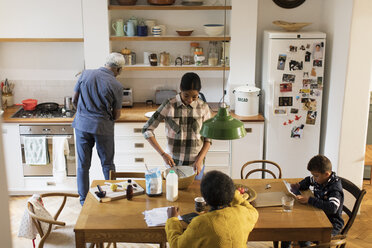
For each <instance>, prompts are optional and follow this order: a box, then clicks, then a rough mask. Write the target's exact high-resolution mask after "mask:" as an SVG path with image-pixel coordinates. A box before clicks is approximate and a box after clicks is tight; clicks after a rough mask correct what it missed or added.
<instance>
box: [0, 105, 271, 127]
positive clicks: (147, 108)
mask: <svg viewBox="0 0 372 248" xmlns="http://www.w3.org/2000/svg"><path fill="white" fill-rule="evenodd" d="M209 105H210V106H211V107H212V109H217V103H210V104H209ZM158 107H159V105H155V104H153V105H146V103H134V105H133V107H125V108H122V109H121V116H120V118H119V120H117V121H116V122H146V121H147V120H148V118H147V117H145V113H147V112H151V111H155V110H156V109H157V108H158ZM19 108H20V107H18V106H15V107H9V108H7V109H6V110H5V111H4V114H3V122H5V123H72V121H73V118H10V117H11V116H12V115H13V114H14V113H15V112H17V110H18V109H19ZM216 113H217V112H214V111H213V114H214V115H215V114H216ZM231 115H232V116H233V117H234V118H236V119H238V120H241V121H243V122H264V121H265V118H264V117H263V116H262V115H261V114H259V115H256V116H251V117H242V116H238V115H235V114H234V113H233V111H232V112H231Z"/></svg>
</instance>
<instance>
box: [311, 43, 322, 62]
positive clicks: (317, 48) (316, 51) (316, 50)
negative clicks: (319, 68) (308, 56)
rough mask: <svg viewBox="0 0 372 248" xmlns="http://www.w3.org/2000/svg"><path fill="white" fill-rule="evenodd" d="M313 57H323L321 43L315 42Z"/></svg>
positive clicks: (320, 58) (319, 58)
mask: <svg viewBox="0 0 372 248" xmlns="http://www.w3.org/2000/svg"><path fill="white" fill-rule="evenodd" d="M313 59H314V60H322V59H323V48H322V47H321V44H316V45H315V47H314V51H313Z"/></svg>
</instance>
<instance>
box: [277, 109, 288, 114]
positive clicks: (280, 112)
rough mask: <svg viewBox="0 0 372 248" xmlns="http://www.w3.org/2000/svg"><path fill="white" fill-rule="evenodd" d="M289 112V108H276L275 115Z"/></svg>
mask: <svg viewBox="0 0 372 248" xmlns="http://www.w3.org/2000/svg"><path fill="white" fill-rule="evenodd" d="M286 114H287V109H284V108H282V109H274V115H286Z"/></svg>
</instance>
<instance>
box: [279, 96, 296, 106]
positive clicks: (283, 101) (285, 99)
mask: <svg viewBox="0 0 372 248" xmlns="http://www.w3.org/2000/svg"><path fill="white" fill-rule="evenodd" d="M292 99H293V97H291V96H280V97H279V107H287V106H292Z"/></svg>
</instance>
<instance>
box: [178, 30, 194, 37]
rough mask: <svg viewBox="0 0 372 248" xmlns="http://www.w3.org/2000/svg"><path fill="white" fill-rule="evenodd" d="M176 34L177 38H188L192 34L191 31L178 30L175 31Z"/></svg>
mask: <svg viewBox="0 0 372 248" xmlns="http://www.w3.org/2000/svg"><path fill="white" fill-rule="evenodd" d="M176 32H177V34H178V35H179V36H190V35H191V33H192V32H194V30H193V29H179V30H176Z"/></svg>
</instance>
